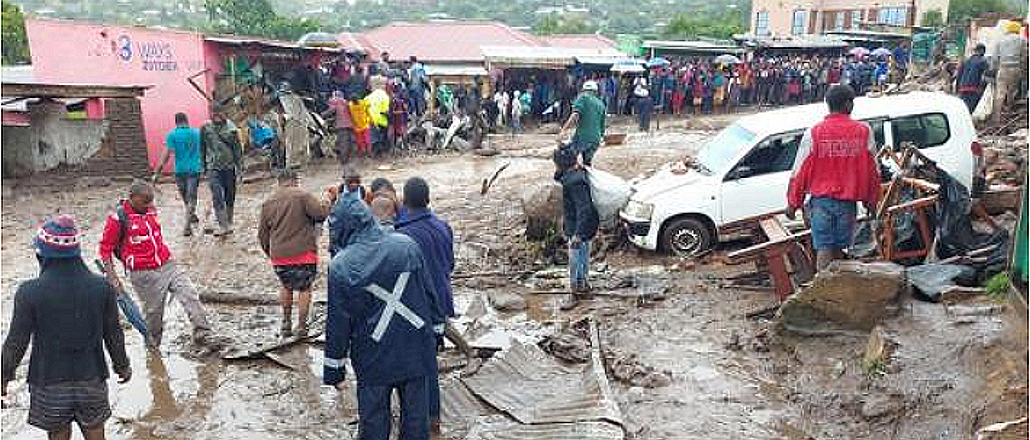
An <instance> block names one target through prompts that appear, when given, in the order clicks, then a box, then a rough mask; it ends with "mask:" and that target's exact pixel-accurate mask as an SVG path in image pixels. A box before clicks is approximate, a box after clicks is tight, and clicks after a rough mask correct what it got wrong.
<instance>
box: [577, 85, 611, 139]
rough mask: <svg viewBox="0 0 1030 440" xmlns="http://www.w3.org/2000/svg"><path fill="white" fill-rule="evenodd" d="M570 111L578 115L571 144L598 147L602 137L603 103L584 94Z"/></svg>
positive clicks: (591, 95) (590, 95)
mask: <svg viewBox="0 0 1030 440" xmlns="http://www.w3.org/2000/svg"><path fill="white" fill-rule="evenodd" d="M572 111H574V112H576V113H579V122H578V123H577V124H576V133H575V134H574V135H573V137H572V140H573V142H577V143H583V144H591V145H598V144H600V143H601V136H603V135H604V118H605V108H604V102H602V101H601V99H600V98H598V97H596V96H594V95H593V94H591V93H584V94H582V95H579V98H576V102H575V103H573V104H572Z"/></svg>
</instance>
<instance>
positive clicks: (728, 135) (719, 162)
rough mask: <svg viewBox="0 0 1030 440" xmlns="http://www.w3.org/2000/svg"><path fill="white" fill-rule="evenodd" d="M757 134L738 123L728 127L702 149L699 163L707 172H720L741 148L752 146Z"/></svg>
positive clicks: (698, 156) (698, 159) (703, 170)
mask: <svg viewBox="0 0 1030 440" xmlns="http://www.w3.org/2000/svg"><path fill="white" fill-rule="evenodd" d="M754 140H755V134H754V133H752V132H750V131H747V130H746V129H744V127H741V126H740V125H738V124H733V125H730V126H729V127H726V128H725V129H724V130H723V131H721V132H719V134H717V135H715V137H714V138H712V140H710V141H708V143H707V144H705V146H704V147H703V148H702V149H701V152H700V153H698V154H697V163H698V164H699V165H701V168H703V169H702V170H701V171H702V172H704V173H705V174H712V173H720V172H722V171H723V170H725V169H726V167H728V166H729V165H730V161H732V160H733V158H735V157H737V154H738V153H740V150H741V149H744V148H747V147H749V146H751V142H752V141H754Z"/></svg>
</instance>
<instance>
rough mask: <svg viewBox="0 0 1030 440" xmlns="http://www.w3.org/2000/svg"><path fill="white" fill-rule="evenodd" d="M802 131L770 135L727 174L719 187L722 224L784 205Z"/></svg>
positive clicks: (774, 210)
mask: <svg viewBox="0 0 1030 440" xmlns="http://www.w3.org/2000/svg"><path fill="white" fill-rule="evenodd" d="M803 134H804V131H801V130H799V131H793V132H787V133H781V134H777V135H773V136H769V137H768V138H766V139H764V140H762V141H761V142H759V143H758V144H757V145H756V146H755V147H754V148H752V149H751V151H750V152H749V153H748V154H747V155H745V156H744V158H743V159H741V160H740V162H739V163H737V165H735V166H734V167H733V168H731V169H730V171H729V172H727V173H726V175H725V177H724V178H723V181H722V184H721V188H720V205H721V213H722V222H721V224H726V223H731V222H735V221H738V220H743V219H746V218H748V217H754V216H756V215H762V214H768V213H770V212H783V211H784V210H785V209H786V208H787V186H788V184H789V183H790V174H791V169H792V168H793V166H794V156H796V155H797V152H798V145H799V144H800V143H801V136H802V135H803Z"/></svg>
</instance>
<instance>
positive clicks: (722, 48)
mask: <svg viewBox="0 0 1030 440" xmlns="http://www.w3.org/2000/svg"><path fill="white" fill-rule="evenodd" d="M641 47H643V48H644V51H645V52H646V53H648V54H650V55H651V56H659V55H686V56H718V55H722V54H727V53H728V54H743V53H744V49H743V48H741V47H740V46H737V45H736V44H734V43H733V42H732V41H708V40H697V41H687V40H674V41H673V40H647V41H644V43H643V44H642V45H641Z"/></svg>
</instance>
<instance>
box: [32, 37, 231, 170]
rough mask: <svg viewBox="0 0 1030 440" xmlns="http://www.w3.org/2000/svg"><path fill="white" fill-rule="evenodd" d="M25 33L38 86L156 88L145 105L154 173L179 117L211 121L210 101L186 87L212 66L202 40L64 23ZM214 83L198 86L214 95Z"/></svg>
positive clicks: (207, 78) (205, 80) (202, 80)
mask: <svg viewBox="0 0 1030 440" xmlns="http://www.w3.org/2000/svg"><path fill="white" fill-rule="evenodd" d="M25 27H26V32H27V34H28V39H29V50H30V52H31V54H32V65H33V68H34V75H35V80H36V81H38V82H52V83H71V84H74V83H89V84H105V85H149V86H152V88H150V89H149V90H148V91H147V92H146V95H145V96H144V97H143V98H142V100H141V103H140V104H141V106H142V111H143V125H144V127H143V128H144V130H145V132H146V141H147V150H148V152H149V157H150V166H151V168H153V167H154V166H155V165H156V162H157V161H158V160H159V159H160V156H161V154H162V153H163V152H164V148H165V146H164V140H165V135H167V133H168V131H170V130H171V129H172V128H174V127H175V121H174V115H175V113H177V112H184V113H186V115H187V116H188V117H189V119H190V125H192V126H194V127H198V126H199V125H200V124H202V123H204V122H205V121H207V119H208V104H207V100H206V99H204V98H203V97H202V96H201V95H200V94H199V93H198V92H197V91H196V90H195V89H193V87H192V86H190V84H189V83H188V82H187V81H186V79H187V78H188V77H189V76H190V75H193V74H196V73H198V72H200V71H202V70H204V69H205V68H206V67H207V66H208V65H209V63H211V61H212V59H211V58H210V57H211V56H210V55H209V54H205V50H204V41H203V36H202V35H201V34H197V33H193V32H182V31H168V30H154V29H143V28H134V27H124V26H111V25H103V24H93V23H84V22H73V21H63V20H35V19H28V20H26V21H25ZM206 56H207V57H206ZM211 67H213V68H214V69H217V68H218V63H217V62H215V63H214V64H213V65H212V66H211ZM213 77H214V74H213V73H208V74H207V75H204V76H200V77H198V78H197V79H195V81H196V82H197V83H198V84H200V86H201V87H202V88H204V89H205V91H207V92H208V93H210V90H211V88H212V86H213V80H212V78H213ZM170 169H171V166H170V164H169V166H168V167H166V171H168V170H170Z"/></svg>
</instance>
